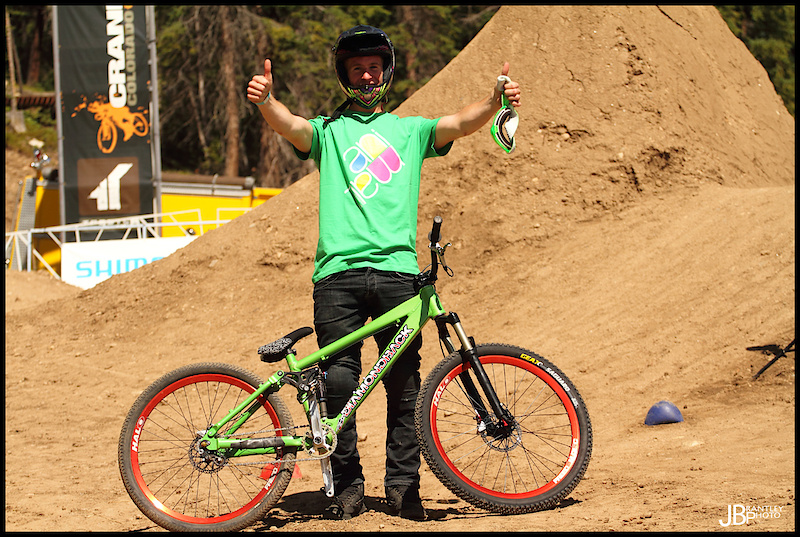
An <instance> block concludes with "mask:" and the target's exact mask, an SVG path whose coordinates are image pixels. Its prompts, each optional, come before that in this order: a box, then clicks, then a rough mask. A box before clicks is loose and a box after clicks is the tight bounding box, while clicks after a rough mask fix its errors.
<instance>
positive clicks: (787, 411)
mask: <svg viewBox="0 0 800 537" xmlns="http://www.w3.org/2000/svg"><path fill="white" fill-rule="evenodd" d="M498 43H503V46H497V44H498ZM503 59H509V61H510V62H511V64H512V72H511V74H512V76H515V78H516V79H518V80H519V81H520V83H521V84H523V88H524V89H527V93H526V95H525V96H524V99H525V101H524V107H523V108H522V109H520V115H521V124H520V130H519V131H518V149H517V151H516V152H515V153H513V154H512V155H510V156H505V155H504V154H502V152H500V150H499V149H497V148H496V147H494V146H493V142H492V141H491V138H490V136H489V135H488V129H484V130H482V131H480V132H479V133H477V134H475V135H473V137H471V138H470V139H468V140H463V141H460V142H457V144H456V146H455V147H454V148H453V151H452V152H451V154H450V155H448V156H447V157H445V158H442V159H436V160H434V161H430V162H429V163H426V165H425V168H424V170H423V175H424V180H423V183H424V184H423V191H422V194H421V202H420V230H425V232H427V228H428V226H429V222H430V220H431V218H432V217H433V215H435V214H441V215H442V216H443V217H444V221H445V225H444V228H443V231H444V234H445V238H446V239H447V240H449V241H451V242H452V243H453V247H452V248H451V249H450V250H449V251H448V262H449V264H450V265H451V266H452V267H453V268H454V270H455V278H453V279H448V278H444V279H443V280H442V281H441V282H440V284H439V285H438V288H439V290H440V293H441V295H442V299H443V301H444V304H445V306H446V307H448V308H450V309H451V310H453V311H456V312H458V314H459V316H460V317H461V318H462V320H463V321H464V323H465V327H466V329H467V330H468V331H469V332H470V333H471V334H472V335H474V337H475V339H476V340H477V341H478V342H494V341H498V342H507V343H512V344H518V345H520V346H523V347H527V348H530V349H531V350H534V351H535V352H537V353H539V354H541V355H543V356H545V357H547V358H548V359H550V360H551V361H553V362H554V363H555V364H557V365H558V366H559V367H560V368H561V369H562V370H563V371H564V372H565V373H566V374H567V375H568V376H569V377H570V378H571V379H572V380H573V382H574V383H575V384H576V386H577V387H578V389H579V390H580V392H581V394H582V395H583V397H584V399H585V401H586V404H587V407H588V409H589V412H590V414H591V418H592V424H593V429H594V452H593V457H592V461H591V463H590V465H589V468H588V471H587V473H586V475H585V477H584V479H583V480H582V481H581V483H580V484H579V485H578V487H577V488H576V489H575V490H574V491H573V492H572V493H571V494H570V496H569V497H568V498H567V499H566V500H565V501H564V502H563V503H562V504H561V505H560V506H559V507H557V508H555V509H553V510H550V511H545V512H539V513H532V514H527V515H517V516H499V515H494V514H490V513H486V512H484V511H481V510H479V509H476V508H473V507H471V506H470V505H468V504H466V503H464V502H462V501H461V500H458V499H457V498H455V497H454V496H453V495H452V494H451V493H450V492H449V491H447V490H446V489H445V488H444V486H443V485H441V484H440V483H439V482H438V481H437V480H436V478H435V477H434V476H433V474H432V473H431V472H430V471H429V470H428V469H427V468H426V467H425V466H424V465H423V471H422V497H423V501H424V503H425V505H426V507H427V508H428V511H429V513H430V517H429V520H427V521H424V522H413V521H407V520H402V519H399V518H396V517H392V516H389V515H388V514H387V513H386V511H385V508H384V506H383V505H382V503H381V497H382V494H383V490H382V489H383V486H382V478H383V453H384V450H383V441H384V440H383V438H384V425H383V423H384V408H385V401H384V398H383V397H382V393H381V392H382V390H380V389H379V390H378V391H377V392H376V393H375V394H374V395H373V399H371V401H373V403H372V404H370V406H369V411H363V410H362V411H360V413H359V431H360V432H361V434H362V436H363V439H362V441H361V443H360V451H361V455H362V463H363V464H364V466H365V472H366V477H367V506H368V507H369V508H370V510H369V511H368V512H367V513H365V514H363V515H361V516H359V517H357V518H355V519H353V520H350V521H346V522H331V521H325V520H322V519H321V513H322V510H323V509H324V508H325V506H326V501H325V498H324V495H323V494H322V493H321V492H319V488H320V486H321V484H322V483H321V478H320V475H319V469H318V465H317V464H316V463H313V462H305V463H300V464H299V469H300V475H299V476H297V477H296V478H295V479H293V480H292V482H291V483H290V485H289V488H288V489H287V491H286V493H285V494H284V497H283V498H282V499H281V501H280V502H279V503H278V505H277V506H276V507H275V509H273V511H272V512H271V513H270V514H269V516H268V517H267V518H266V519H264V521H263V522H262V523H261V524H260V525H257V526H255V527H253V528H252V529H254V530H262V531H269V530H273V531H293V532H299V531H364V532H375V531H433V532H438V531H450V532H464V531H475V532H479V531H480V532H483V531H486V532H489V531H491V532H497V531H609V530H616V531H620V530H621V531H626V530H627V531H637V530H651V531H652V530H655V531H720V530H724V531H733V530H744V531H793V530H794V529H795V439H794V438H795V430H794V429H795V359H794V354H793V353H791V354H789V355H788V356H786V357H784V358H781V359H780V360H778V361H777V362H776V363H775V365H773V366H772V367H771V368H770V369H768V370H767V372H766V373H764V374H763V376H762V377H760V378H759V379H758V380H753V379H752V376H753V375H754V374H755V372H756V371H758V370H759V369H760V368H761V367H762V366H763V365H765V364H766V363H767V362H768V361H769V360H770V359H771V357H772V356H771V355H770V354H769V353H768V352H764V351H753V350H748V348H749V347H754V346H769V345H777V346H780V347H784V346H786V345H787V344H788V343H789V342H790V341H791V340H793V339H794V337H795V306H794V304H795V224H794V222H795V202H794V200H795V186H794V120H793V119H792V118H791V116H789V115H788V113H786V109H785V107H783V106H782V104H781V103H780V101H779V99H778V98H777V96H776V95H775V93H774V90H773V89H772V87H771V85H769V83H768V80H767V78H766V74H765V73H764V72H763V69H761V67H760V66H759V65H758V64H757V62H755V60H753V58H752V56H750V55H749V54H748V53H747V52H746V50H744V48H743V45H741V43H740V42H738V40H736V39H735V38H734V37H733V36H732V34H730V32H729V31H728V30H727V28H726V27H725V25H724V22H723V21H722V19H721V18H719V16H718V15H717V14H716V12H715V11H714V10H713V8H711V7H695V8H682V7H676V6H669V7H665V8H661V9H659V8H657V7H653V6H644V7H631V8H628V7H622V6H619V7H581V8H570V7H559V8H541V7H514V8H503V9H501V10H500V12H499V13H498V14H497V15H496V16H495V17H494V18H493V19H492V21H490V23H489V24H487V26H486V27H485V28H484V30H483V31H482V32H481V34H479V35H478V36H477V37H476V38H475V40H474V41H473V42H472V43H471V44H470V45H469V46H468V47H467V48H466V49H465V50H464V51H463V52H462V53H461V54H460V55H459V57H458V58H456V59H455V60H454V61H453V62H452V63H451V64H450V65H449V66H448V67H447V68H446V69H445V70H444V71H443V72H442V73H441V74H440V75H439V76H437V77H435V78H434V79H433V80H432V81H431V82H430V83H429V84H428V85H427V86H426V87H425V88H423V89H422V90H420V91H419V92H418V93H417V94H415V95H414V96H413V97H412V98H411V99H410V100H409V101H408V102H407V103H405V104H404V105H403V106H402V107H401V108H400V109H398V111H397V112H398V113H399V114H401V115H410V114H420V115H426V116H428V117H434V116H435V115H436V114H442V113H448V112H451V111H455V109H458V107H459V106H461V103H462V102H463V103H466V102H470V101H471V100H474V99H477V98H478V97H480V96H481V95H482V94H483V92H484V90H486V91H488V88H489V87H491V80H492V78H493V76H496V73H495V71H498V70H499V65H501V64H502V60H503ZM495 67H498V68H497V69H495ZM515 73H516V75H515ZM483 80H486V81H488V83H487V84H483V83H481V84H480V87H479V88H477V87H475V86H476V84H475V81H483ZM14 159H16V160H14ZM9 163H11V164H9ZM14 163H16V164H14ZM17 165H18V166H19V167H22V166H23V165H24V166H27V161H25V159H24V158H20V156H14V155H11V156H9V154H8V152H7V155H6V192H7V197H8V193H9V191H12V192H16V190H15V189H16V188H17V187H16V184H17V183H18V181H19V178H20V177H21V176H22V175H24V173H26V170H24V169H20V168H15V166H17ZM317 180H318V179H317V177H316V176H315V175H314V174H312V175H311V176H309V177H307V178H305V179H303V180H302V181H300V182H299V183H296V184H295V185H293V186H292V187H290V188H288V189H287V190H286V191H285V192H283V193H282V194H281V195H280V196H277V197H275V198H273V199H272V200H270V201H269V202H267V203H265V204H264V205H262V206H260V207H259V208H257V209H256V210H254V211H252V212H250V213H248V214H246V215H244V216H242V217H239V218H237V219H236V220H234V221H232V222H231V223H229V224H226V225H225V226H223V227H222V228H221V229H219V230H216V231H213V232H211V233H208V234H206V235H204V236H202V237H200V238H199V239H197V240H196V241H194V242H193V243H191V244H190V245H189V246H187V247H186V248H183V249H182V250H179V251H178V252H176V253H175V254H174V255H172V256H170V257H168V258H166V259H163V260H161V261H158V262H156V263H153V264H151V265H148V266H145V267H142V268H140V269H137V270H136V271H133V272H131V273H128V274H121V275H118V276H114V277H112V278H111V279H109V280H107V281H106V282H103V283H101V284H99V285H97V286H96V287H94V288H92V289H89V290H86V291H82V290H80V289H77V288H73V287H71V286H68V285H66V284H63V283H61V282H59V281H57V280H55V279H54V278H52V277H51V276H49V275H48V274H47V273H45V272H39V273H34V274H25V273H19V272H14V271H6V276H5V284H6V298H5V306H6V314H5V319H6V346H5V352H6V358H5V366H6V370H5V392H6V407H5V409H6V413H5V419H6V443H5V446H6V451H5V470H6V473H5V492H6V494H5V502H6V510H5V529H7V530H11V531H157V530H160V528H159V527H157V526H155V525H154V524H153V523H152V522H150V521H149V519H147V518H146V517H144V516H143V515H142V514H141V513H140V512H139V511H138V510H137V509H136V507H135V505H134V504H133V502H132V501H131V500H130V498H129V497H128V495H127V493H126V491H125V490H124V487H123V486H122V482H121V479H120V477H119V471H118V468H117V457H116V451H117V440H118V437H119V432H120V428H121V426H122V422H123V419H124V417H125V415H126V413H127V411H128V409H129V408H130V406H131V404H132V403H133V401H134V400H135V398H136V397H137V396H138V395H139V393H141V392H142V391H143V390H144V389H145V388H146V387H147V386H148V385H149V384H150V383H151V382H153V381H154V380H155V379H156V378H158V377H159V376H160V375H162V374H163V373H165V372H167V371H169V370H171V369H174V368H177V367H180V366H182V365H185V364H187V363H192V362H197V361H206V360H212V361H220V362H227V363H233V364H237V365H240V366H242V367H245V368H248V369H251V370H253V371H254V372H256V373H257V374H259V375H260V376H261V377H262V378H263V377H266V376H268V375H269V374H271V373H272V372H273V371H275V370H276V369H277V368H278V366H277V365H274V364H263V363H261V362H260V361H259V360H258V357H257V354H256V349H257V348H258V346H259V345H261V344H264V343H267V342H269V341H272V340H274V339H276V338H277V337H280V336H282V335H283V334H285V333H288V332H289V331H291V330H293V329H295V328H298V327H300V326H306V325H310V324H311V322H312V315H311V313H312V309H311V286H310V276H311V269H312V267H311V262H312V256H313V252H314V246H315V244H316V228H315V221H316V209H315V207H316V203H317V197H316V196H317V194H316V183H317ZM8 211H9V208H8V204H7V209H6V212H7V214H8ZM7 219H8V217H7ZM423 235H424V233H422V231H421V232H420V241H419V246H420V251H422V250H421V247H422V244H423V242H422V236H423ZM426 330H427V332H426V333H425V337H426V340H425V346H424V348H423V351H424V356H425V358H424V361H423V364H422V373H423V375H425V374H427V372H428V371H430V370H431V368H432V367H433V366H434V365H435V364H436V363H437V362H438V361H439V360H440V359H441V353H440V351H439V348H438V345H437V344H436V341H435V330H434V329H432V328H428V329H426ZM313 339H314V338H307V339H306V340H304V341H303V342H301V343H300V344H299V345H298V350H299V351H300V352H301V353H303V352H305V353H307V352H311V351H313V350H314V349H313V346H312V345H313ZM371 351H374V345H372V346H368V347H367V349H366V352H365V362H367V363H368V364H371V362H372V356H371V354H372V353H371ZM282 396H283V398H284V400H285V401H287V402H288V403H290V404H291V403H293V395H292V394H290V393H288V392H286V393H285V394H282ZM662 399H667V400H669V401H672V402H673V403H675V404H676V405H678V407H679V408H680V410H681V412H682V413H683V416H684V421H683V422H682V423H677V424H670V425H660V426H646V425H644V423H643V422H644V417H645V414H646V413H647V410H648V408H649V407H650V406H651V405H652V404H654V403H656V402H658V401H660V400H662ZM293 406H296V405H293ZM295 410H296V409H295ZM301 420H302V416H301V415H300V414H295V421H296V422H300V421H301ZM737 504H738V505H744V506H746V507H747V508H749V509H759V510H760V511H759V512H760V513H767V514H768V515H769V516H766V517H765V516H761V517H759V518H757V519H755V520H752V521H750V522H749V523H747V524H742V525H738V526H730V527H727V528H725V527H723V526H721V524H720V521H722V522H726V521H727V517H728V509H729V506H732V505H737Z"/></svg>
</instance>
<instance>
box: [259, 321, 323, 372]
mask: <svg viewBox="0 0 800 537" xmlns="http://www.w3.org/2000/svg"><path fill="white" fill-rule="evenodd" d="M313 333H314V330H313V329H311V328H310V327H308V326H305V327H303V328H298V329H297V330H295V331H294V332H292V333H291V334H287V335H285V336H283V337H282V338H280V339H276V340H275V341H273V342H272V343H267V344H266V345H261V346H260V347H259V348H258V354H260V355H261V361H262V362H270V363H272V362H280V361H281V360H283V359H284V358H286V354H287V353H288V352H289V350H290V349H291V348H292V345H294V344H295V343H297V342H298V341H300V340H301V339H303V338H304V337H306V336H310V335H311V334H313Z"/></svg>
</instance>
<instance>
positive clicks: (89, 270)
mask: <svg viewBox="0 0 800 537" xmlns="http://www.w3.org/2000/svg"><path fill="white" fill-rule="evenodd" d="M196 238H197V237H196V236H194V237H192V236H186V237H170V238H167V239H152V238H151V239H126V240H117V241H90V242H68V243H64V244H63V245H62V246H61V280H62V281H64V282H66V283H68V284H71V285H74V286H76V287H80V288H81V289H89V288H90V287H94V286H95V285H97V284H98V283H100V282H102V281H104V280H107V279H108V278H110V277H111V276H114V275H116V274H122V273H124V272H130V271H132V270H135V269H137V268H139V267H141V266H144V265H147V264H148V263H152V262H153V261H157V260H159V259H162V258H164V257H167V256H168V255H170V254H171V253H173V252H175V251H176V250H178V249H180V248H183V247H184V246H186V245H187V244H189V243H190V242H192V241H193V240H194V239H196Z"/></svg>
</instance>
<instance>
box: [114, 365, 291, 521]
mask: <svg viewBox="0 0 800 537" xmlns="http://www.w3.org/2000/svg"><path fill="white" fill-rule="evenodd" d="M196 382H225V383H228V384H231V385H233V386H236V387H238V388H241V389H242V390H243V391H245V392H247V393H253V392H254V391H255V390H256V389H255V388H254V387H253V386H251V385H250V384H248V383H247V382H245V381H243V380H241V379H238V378H236V377H231V376H228V375H225V374H220V373H202V374H199V375H192V376H190V377H185V378H182V379H180V380H178V381H176V382H173V383H171V384H170V385H168V386H167V387H165V388H164V389H163V390H161V391H160V392H158V394H156V396H155V397H153V398H152V399H151V400H150V402H149V403H148V404H147V406H146V407H145V408H144V410H143V411H142V413H141V414H140V415H139V419H138V420H137V421H136V423H137V425H136V428H142V427H144V424H145V423H146V422H147V418H148V417H149V416H150V412H152V410H153V409H154V408H155V407H156V405H158V403H159V402H161V401H162V400H163V399H164V398H165V397H167V396H168V395H170V394H171V393H173V392H175V391H176V390H179V389H180V388H183V387H184V386H188V385H190V384H194V383H196ZM258 400H259V402H260V403H261V405H262V406H263V407H264V409H265V410H266V411H267V413H268V414H269V417H270V419H271V420H272V423H277V424H279V423H280V422H279V420H278V416H277V414H276V413H275V410H274V409H273V408H272V405H270V404H268V402H267V398H266V397H265V396H263V395H262V396H261V397H259V398H258ZM135 434H136V432H135V430H134V435H135ZM129 449H130V450H131V466H132V469H133V475H134V477H135V479H136V483H137V485H138V486H139V488H140V489H141V491H142V492H143V493H144V495H145V496H146V497H147V499H148V500H149V501H150V503H152V504H153V506H154V507H155V508H156V509H158V510H159V511H161V512H162V513H164V514H165V515H167V516H169V517H170V518H174V519H176V520H180V521H182V522H189V523H192V524H218V523H220V522H225V521H228V520H232V519H234V518H236V517H238V516H241V515H242V514H243V513H246V512H247V511H249V510H250V509H252V508H253V507H255V506H256V505H258V504H259V502H261V500H262V498H263V497H264V495H265V494H267V492H269V489H270V488H271V487H272V483H273V482H274V480H275V476H276V475H277V470H278V467H277V466H275V467H274V468H273V469H272V471H271V472H270V473H271V474H272V475H271V478H270V479H269V480H268V481H267V483H266V484H265V485H264V486H263V487H262V488H261V490H260V491H259V493H258V494H257V495H256V496H255V497H254V498H253V499H252V500H250V501H249V502H248V503H247V504H245V505H243V506H242V507H240V508H239V509H237V510H236V511H232V512H230V513H228V514H226V515H222V516H216V517H213V518H198V517H192V516H188V515H184V514H183V513H179V512H177V511H174V510H172V509H170V508H169V507H167V506H166V505H164V504H163V503H161V502H160V501H159V500H158V498H156V496H155V495H154V494H153V493H152V492H151V491H150V488H149V487H148V486H147V483H145V480H144V478H143V477H142V473H141V470H140V468H139V454H138V452H137V451H136V450H135V449H133V443H132V442H131V445H129ZM268 466H269V465H268Z"/></svg>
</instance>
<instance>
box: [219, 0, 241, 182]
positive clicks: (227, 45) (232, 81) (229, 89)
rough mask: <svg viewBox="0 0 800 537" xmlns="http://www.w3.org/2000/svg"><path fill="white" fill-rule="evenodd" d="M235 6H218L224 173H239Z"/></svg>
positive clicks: (234, 174) (233, 174) (238, 97)
mask: <svg viewBox="0 0 800 537" xmlns="http://www.w3.org/2000/svg"><path fill="white" fill-rule="evenodd" d="M235 9H236V8H235V7H231V6H221V7H220V23H221V24H222V81H223V86H224V88H225V89H224V98H225V114H226V115H227V122H226V125H225V175H228V176H232V177H236V176H238V175H239V99H240V96H239V92H238V91H236V77H235V75H234V70H233V65H234V52H233V37H232V35H231V25H232V24H233V19H234V17H233V16H232V14H233V13H234V12H235V11H234V10H235Z"/></svg>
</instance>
